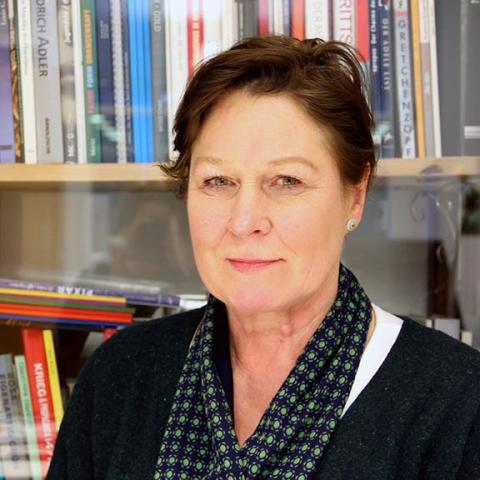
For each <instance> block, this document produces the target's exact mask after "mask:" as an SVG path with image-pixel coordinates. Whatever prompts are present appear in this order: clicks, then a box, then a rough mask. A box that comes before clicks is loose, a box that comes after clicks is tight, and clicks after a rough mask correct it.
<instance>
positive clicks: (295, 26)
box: [291, 0, 305, 40]
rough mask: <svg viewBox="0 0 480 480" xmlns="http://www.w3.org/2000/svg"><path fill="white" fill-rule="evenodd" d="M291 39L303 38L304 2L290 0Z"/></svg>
mask: <svg viewBox="0 0 480 480" xmlns="http://www.w3.org/2000/svg"><path fill="white" fill-rule="evenodd" d="M291 15H292V37H294V38H298V39H299V40H303V39H304V38H305V0H292V3H291Z"/></svg>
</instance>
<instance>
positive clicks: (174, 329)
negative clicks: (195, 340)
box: [85, 308, 204, 376]
mask: <svg viewBox="0 0 480 480" xmlns="http://www.w3.org/2000/svg"><path fill="white" fill-rule="evenodd" d="M203 313H204V308H199V309H195V310H191V311H188V312H182V313H178V314H175V315H170V316H168V317H163V318H158V319H155V320H151V321H149V322H145V323H141V324H135V325H132V326H128V327H126V328H123V329H121V330H120V331H119V332H117V333H116V334H115V335H114V336H113V337H111V338H110V339H109V340H108V341H106V342H104V343H103V344H102V345H100V347H99V348H98V349H97V350H96V351H95V353H94V354H93V355H92V357H91V358H90V360H89V361H88V362H87V365H86V366H85V369H86V370H93V371H95V372H97V373H100V374H102V375H103V376H104V375H105V370H112V372H116V373H120V372H123V373H125V372H126V371H127V370H132V369H137V368H141V367H143V366H146V365H150V366H151V365H152V362H153V363H158V362H159V361H160V362H162V363H163V362H164V361H171V362H172V363H173V362H175V363H177V362H181V361H182V360H183V359H184V358H185V356H186V354H187V351H188V347H189V345H190V341H191V339H192V337H193V334H194V332H195V329H196V327H197V325H198V323H199V322H200V320H201V318H202V315H203Z"/></svg>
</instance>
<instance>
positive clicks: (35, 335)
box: [22, 328, 57, 478]
mask: <svg viewBox="0 0 480 480" xmlns="http://www.w3.org/2000/svg"><path fill="white" fill-rule="evenodd" d="M22 341H23V349H24V353H25V361H26V364H27V374H28V383H29V386H30V393H31V397H32V410H33V418H34V420H35V430H36V432H37V442H38V449H39V453H40V463H41V465H42V477H43V478H45V477H46V475H47V472H48V467H49V465H50V461H51V459H52V456H53V450H54V447H55V440H56V438H57V429H56V425H55V417H54V413H53V400H52V392H51V389H50V382H49V379H48V364H47V357H46V353H45V345H44V341H43V332H42V330H41V329H40V328H25V329H23V330H22Z"/></svg>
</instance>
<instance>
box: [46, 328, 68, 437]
mask: <svg viewBox="0 0 480 480" xmlns="http://www.w3.org/2000/svg"><path fill="white" fill-rule="evenodd" d="M43 343H44V346H45V356H46V359H47V366H48V380H49V382H50V389H51V392H52V402H53V415H54V418H55V425H56V427H57V431H58V430H59V428H60V424H61V423H62V418H63V413H64V411H63V400H62V392H61V390H60V379H59V378H58V369H57V358H56V355H55V345H54V343H53V331H52V330H43Z"/></svg>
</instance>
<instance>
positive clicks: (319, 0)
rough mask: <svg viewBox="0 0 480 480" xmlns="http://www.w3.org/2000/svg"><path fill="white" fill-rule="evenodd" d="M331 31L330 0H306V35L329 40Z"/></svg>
mask: <svg viewBox="0 0 480 480" xmlns="http://www.w3.org/2000/svg"><path fill="white" fill-rule="evenodd" d="M331 31H332V29H331V24H330V11H329V2H328V0H305V36H306V37H307V38H321V39H322V40H325V41H328V40H330V38H331Z"/></svg>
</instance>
